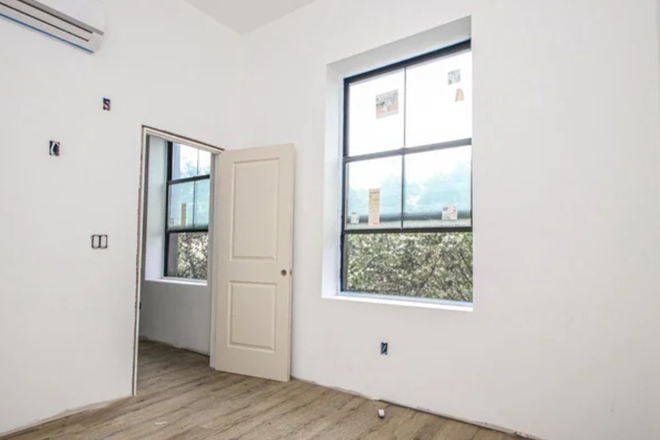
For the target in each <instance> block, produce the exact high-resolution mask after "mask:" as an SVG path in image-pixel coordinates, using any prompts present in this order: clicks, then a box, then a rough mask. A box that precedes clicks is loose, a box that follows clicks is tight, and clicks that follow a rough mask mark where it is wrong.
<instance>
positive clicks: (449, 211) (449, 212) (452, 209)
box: [442, 205, 458, 221]
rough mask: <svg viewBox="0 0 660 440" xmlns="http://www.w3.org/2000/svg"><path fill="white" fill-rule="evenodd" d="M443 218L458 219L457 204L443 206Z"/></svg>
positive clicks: (444, 219) (445, 219) (446, 219)
mask: <svg viewBox="0 0 660 440" xmlns="http://www.w3.org/2000/svg"><path fill="white" fill-rule="evenodd" d="M442 220H443V221H450V220H454V221H455V220H458V207H457V206H456V205H449V206H445V207H444V208H442Z"/></svg>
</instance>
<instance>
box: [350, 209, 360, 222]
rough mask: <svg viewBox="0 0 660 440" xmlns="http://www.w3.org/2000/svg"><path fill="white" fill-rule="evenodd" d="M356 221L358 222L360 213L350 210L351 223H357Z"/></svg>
mask: <svg viewBox="0 0 660 440" xmlns="http://www.w3.org/2000/svg"><path fill="white" fill-rule="evenodd" d="M358 223H360V214H358V213H357V212H351V224H352V225H357V224H358Z"/></svg>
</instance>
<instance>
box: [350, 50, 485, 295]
mask: <svg viewBox="0 0 660 440" xmlns="http://www.w3.org/2000/svg"><path fill="white" fill-rule="evenodd" d="M471 50H472V42H471V40H467V41H463V42H460V43H457V44H454V45H451V46H448V47H445V48H442V49H439V50H435V51H433V52H429V53H426V54H423V55H419V56H416V57H413V58H409V59H406V60H404V61H400V62H397V63H394V64H390V65H387V66H384V67H381V68H378V69H374V70H371V71H368V72H365V73H361V74H358V75H354V76H350V77H347V78H344V90H343V93H344V96H343V121H342V130H343V134H342V168H341V170H342V192H341V236H340V280H339V282H340V288H341V292H347V293H364V294H370V295H376V296H383V294H382V293H378V292H352V291H350V290H348V289H347V285H348V273H347V272H348V261H347V260H348V258H347V255H346V252H347V251H346V250H347V244H346V241H347V239H348V236H349V235H352V234H407V233H472V232H473V227H474V206H473V205H474V201H473V197H472V194H473V162H472V160H470V220H471V221H470V226H445V227H442V226H430V227H414V228H413V227H410V228H405V227H404V226H403V223H404V220H414V218H413V217H411V216H410V215H405V213H404V206H403V205H404V203H405V185H404V184H402V187H401V205H402V206H401V214H400V220H401V226H400V227H398V228H373V229H370V228H364V229H363V228H359V229H358V228H356V229H347V228H346V218H347V217H346V214H347V203H348V201H347V189H348V172H347V166H348V164H350V163H355V162H360V161H365V160H373V159H380V158H386V157H397V156H400V157H401V158H402V160H401V167H402V175H401V181H402V183H403V182H405V177H406V174H405V169H406V168H405V163H406V162H405V158H406V155H410V154H415V153H422V152H429V151H438V150H443V149H449V148H457V147H465V146H472V137H469V138H465V139H458V140H452V141H446V142H440V143H435V144H429V145H421V146H416V147H409V148H406V147H405V129H406V128H405V125H406V122H405V119H404V147H403V148H399V149H395V150H388V151H381V152H376V153H367V154H361V155H356V156H350V155H349V151H350V145H349V128H350V127H349V118H350V115H349V106H350V86H351V84H353V83H356V82H359V81H364V80H366V79H370V78H373V77H378V76H381V75H383V74H386V73H390V72H393V71H397V70H401V69H405V68H408V67H411V66H415V65H418V64H421V63H424V62H427V61H431V60H434V59H437V58H443V57H446V56H449V55H452V54H456V53H460V52H465V51H471ZM404 109H405V106H404ZM404 111H405V110H404ZM459 215H460V212H459ZM381 219H382V215H381ZM385 296H395V295H385ZM395 297H396V298H405V299H406V300H414V299H416V298H415V297H401V296H395Z"/></svg>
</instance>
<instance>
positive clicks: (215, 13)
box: [186, 0, 316, 34]
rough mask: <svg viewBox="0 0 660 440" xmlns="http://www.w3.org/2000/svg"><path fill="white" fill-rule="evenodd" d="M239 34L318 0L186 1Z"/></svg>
mask: <svg viewBox="0 0 660 440" xmlns="http://www.w3.org/2000/svg"><path fill="white" fill-rule="evenodd" d="M186 1H187V2H188V3H191V4H193V5H194V6H196V7H197V8H199V9H201V10H202V11H204V12H206V13H207V14H209V15H210V16H211V17H213V18H215V19H216V20H218V21H219V22H220V23H222V24H224V25H225V26H229V27H230V28H232V29H233V30H235V31H236V32H238V33H239V34H244V33H247V32H250V31H252V30H254V29H256V28H258V27H260V26H263V25H264V24H266V23H268V22H270V21H273V20H276V19H278V18H280V17H283V16H285V15H287V14H289V13H290V12H293V11H295V10H296V9H299V8H302V7H303V6H305V5H308V4H310V3H313V2H314V1H316V0H186Z"/></svg>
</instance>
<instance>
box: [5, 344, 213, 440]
mask: <svg viewBox="0 0 660 440" xmlns="http://www.w3.org/2000/svg"><path fill="white" fill-rule="evenodd" d="M140 341H149V342H155V343H157V344H161V345H167V346H168V347H173V348H176V349H178V350H185V351H189V352H191V353H195V354H201V355H202V356H206V357H209V356H210V354H209V353H205V352H203V351H201V350H196V349H194V348H190V347H180V346H178V345H176V344H173V343H171V342H168V341H161V340H158V339H153V338H150V337H148V336H140ZM139 365H140V364H139V362H138V369H139ZM0 440H1V439H0Z"/></svg>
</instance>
